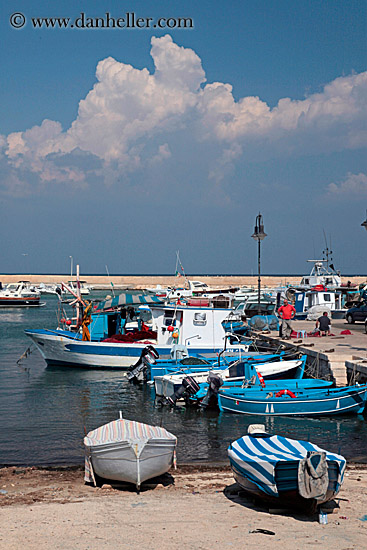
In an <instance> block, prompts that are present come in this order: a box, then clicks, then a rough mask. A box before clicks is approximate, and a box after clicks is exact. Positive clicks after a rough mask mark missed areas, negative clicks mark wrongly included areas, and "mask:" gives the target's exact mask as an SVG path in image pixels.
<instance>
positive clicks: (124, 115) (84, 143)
mask: <svg viewBox="0 0 367 550" xmlns="http://www.w3.org/2000/svg"><path fill="white" fill-rule="evenodd" d="M151 55H152V58H153V61H154V67H155V70H154V72H153V73H152V74H151V73H150V72H149V71H148V70H147V69H145V68H144V69H136V68H134V67H132V66H131V65H129V64H127V63H122V62H120V61H117V60H115V59H113V58H112V57H108V58H106V59H103V60H101V61H100V62H99V63H98V65H97V69H96V77H97V82H96V84H95V85H94V86H93V89H92V90H90V92H89V93H88V94H87V96H86V97H85V99H82V100H81V101H80V103H79V109H78V115H77V117H76V119H75V120H74V121H73V123H72V124H71V126H70V128H68V129H67V130H63V129H62V126H61V124H60V123H59V122H56V121H52V120H47V119H45V120H44V121H43V122H42V124H41V125H40V126H35V127H33V128H31V129H28V130H25V131H23V132H16V133H12V134H10V135H9V136H7V137H4V138H2V141H1V144H2V146H3V151H4V153H5V156H4V155H3V157H2V162H7V163H8V165H9V166H10V167H11V169H12V170H13V171H15V173H16V174H17V175H18V177H19V178H21V177H25V174H26V173H27V172H29V173H31V174H33V175H36V176H37V178H38V179H39V181H40V182H43V183H45V182H60V181H61V182H69V183H71V184H76V185H80V184H85V183H86V181H87V180H88V175H89V174H90V173H91V172H93V173H94V174H95V175H96V174H97V175H100V174H102V173H103V174H104V179H105V182H106V183H110V184H111V183H113V182H114V181H118V180H120V179H121V178H120V174H123V176H122V177H126V175H128V174H131V173H134V172H136V171H141V170H143V169H144V168H147V167H149V166H151V165H152V163H153V164H154V163H157V162H160V163H164V162H171V161H172V160H173V159H172V157H173V155H174V154H175V153H174V150H175V147H174V144H175V143H176V142H177V141H175V140H177V137H178V136H179V139H180V144H181V148H180V154H181V155H183V156H184V155H185V152H186V155H187V159H186V160H187V162H188V163H189V162H190V158H189V154H190V151H192V148H193V147H195V148H196V149H197V150H200V151H201V152H203V153H205V155H204V154H203V158H204V157H205V158H206V161H207V179H208V181H211V180H213V179H214V180H215V181H217V182H218V181H220V180H221V179H223V178H224V177H226V175H227V174H228V173H230V172H231V171H232V170H233V167H234V166H235V164H236V162H238V161H239V160H240V159H241V157H242V156H243V155H244V154H247V156H248V157H249V156H250V155H251V151H254V153H253V154H255V151H256V152H257V153H256V154H257V155H259V151H261V155H262V156H263V157H262V158H264V157H266V155H267V154H268V155H269V154H270V155H272V156H274V155H279V154H280V155H282V154H285V153H289V152H291V153H292V154H293V155H298V156H301V155H303V154H305V152H319V151H322V150H324V151H340V150H343V149H348V148H349V149H353V148H360V147H363V146H365V145H366V144H367V131H366V128H367V72H366V73H360V74H353V75H350V76H346V77H340V78H337V79H336V80H334V81H333V82H330V83H328V84H327V85H326V86H325V87H324V89H323V90H322V91H321V92H319V93H315V94H311V95H309V96H308V97H306V98H305V99H303V100H292V99H290V98H283V99H281V100H279V102H278V104H277V105H276V106H275V107H274V108H273V109H271V108H270V107H269V106H268V105H267V104H266V102H264V101H262V100H261V99H260V98H258V97H243V98H240V99H239V100H238V101H237V100H235V98H234V96H233V92H232V86H231V85H230V84H228V83H221V82H214V83H206V77H205V72H204V70H203V68H202V63H201V60H200V58H199V57H198V55H197V54H196V53H195V52H194V51H193V50H192V49H190V48H183V47H180V46H179V45H177V44H175V43H174V42H173V40H172V38H171V37H170V36H169V35H166V36H163V37H160V38H155V37H153V38H152V40H151ZM259 144H260V145H261V147H259ZM75 152H80V153H81V154H83V155H85V158H84V157H83V158H84V164H83V162H81V161H80V158H81V157H80V155H79V157H78V155H75V154H74V153H75ZM88 155H90V157H91V158H93V159H98V160H99V162H100V163H101V166H102V168H101V167H98V168H91V166H90V162H89V161H88ZM76 157H78V158H79V160H78V161H77V159H76ZM60 159H64V162H60ZM20 171H21V173H20ZM142 179H143V180H144V178H142ZM331 185H334V184H331ZM336 187H338V186H336ZM338 188H339V187H338ZM331 191H332V189H331ZM333 192H336V191H335V190H334V191H333Z"/></svg>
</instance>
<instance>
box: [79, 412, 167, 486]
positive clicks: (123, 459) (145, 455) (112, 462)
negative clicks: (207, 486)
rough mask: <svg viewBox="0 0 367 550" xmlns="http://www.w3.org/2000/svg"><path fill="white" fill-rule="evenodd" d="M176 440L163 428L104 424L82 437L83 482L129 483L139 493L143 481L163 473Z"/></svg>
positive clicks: (122, 422) (117, 422)
mask: <svg viewBox="0 0 367 550" xmlns="http://www.w3.org/2000/svg"><path fill="white" fill-rule="evenodd" d="M176 443H177V438H176V436H174V435H173V434H171V433H170V432H168V431H167V430H165V429H164V428H160V427H158V426H150V425H149V424H142V423H141V422H135V421H133V420H125V419H123V418H122V416H121V412H120V418H119V419H118V420H114V421H112V422H109V423H108V424H104V425H103V426H100V427H99V428H97V429H95V430H93V431H91V432H89V433H88V434H87V435H86V436H85V438H84V446H85V475H84V479H85V481H88V482H94V483H95V484H96V475H97V476H99V477H100V478H103V479H109V480H113V481H122V482H127V483H133V484H134V485H136V488H137V489H138V490H139V489H140V485H141V484H142V483H143V482H144V481H146V480H147V479H151V478H153V477H156V476H159V475H162V474H164V473H166V472H167V471H168V470H169V469H170V467H171V466H172V464H173V462H174V458H175V449H176Z"/></svg>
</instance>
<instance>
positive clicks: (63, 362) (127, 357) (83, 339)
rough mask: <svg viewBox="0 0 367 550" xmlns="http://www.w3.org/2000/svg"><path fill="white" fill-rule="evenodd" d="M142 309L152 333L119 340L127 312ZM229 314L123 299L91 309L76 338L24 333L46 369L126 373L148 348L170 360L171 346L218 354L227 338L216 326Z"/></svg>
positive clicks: (145, 298)
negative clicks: (145, 307) (147, 312)
mask: <svg viewBox="0 0 367 550" xmlns="http://www.w3.org/2000/svg"><path fill="white" fill-rule="evenodd" d="M141 304H149V305H150V309H151V312H152V317H153V330H149V331H145V330H139V331H135V332H134V331H132V332H128V333H126V334H121V332H122V331H123V328H124V324H122V321H123V323H125V320H126V306H128V307H130V306H131V307H132V306H134V305H135V306H138V305H141ZM84 306H85V304H84ZM84 306H83V307H84ZM80 307H82V306H80ZM84 311H86V309H85V310H84ZM89 311H91V309H90V310H89ZM229 312H230V309H228V308H220V307H210V306H209V307H201V306H196V305H183V304H180V305H178V304H175V305H162V304H161V303H160V300H159V299H158V298H157V297H155V296H139V295H129V294H125V295H121V296H120V297H116V298H113V299H112V300H107V301H105V302H103V303H101V304H100V305H99V306H98V307H97V308H96V309H93V315H92V317H91V319H89V320H88V319H86V321H85V322H87V323H88V325H89V326H88V332H87V331H85V330H84V328H85V326H84V321H81V322H80V326H79V332H71V331H66V330H49V329H40V330H26V331H25V332H26V334H27V336H29V337H30V338H31V339H32V340H33V342H34V343H35V344H36V346H37V348H38V349H39V351H40V352H41V354H42V356H43V357H44V359H45V361H46V362H47V364H48V365H60V366H69V367H88V368H90V367H91V368H119V369H126V368H128V367H130V366H131V365H132V364H133V363H135V362H136V361H137V359H138V358H139V357H140V356H141V353H142V351H143V349H144V348H145V347H146V345H147V344H152V345H154V346H155V348H156V349H157V352H158V354H159V356H160V357H163V358H169V356H170V351H171V348H172V346H174V345H177V344H179V345H184V346H185V347H186V348H187V349H188V351H189V353H190V354H193V355H195V354H209V355H212V354H214V353H218V352H220V351H221V350H222V349H223V347H224V342H225V338H226V334H225V331H224V329H223V327H222V324H221V323H222V321H223V320H224V319H225V318H226V317H227V316H228V314H229ZM123 314H124V315H125V319H123ZM81 317H83V315H80V316H79V319H80V318H81ZM230 347H231V346H230V345H229V348H230Z"/></svg>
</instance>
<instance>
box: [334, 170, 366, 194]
mask: <svg viewBox="0 0 367 550" xmlns="http://www.w3.org/2000/svg"><path fill="white" fill-rule="evenodd" d="M328 191H329V192H330V193H332V194H334V195H343V196H344V195H350V194H352V195H366V194H367V175H366V174H363V173H360V174H347V176H346V177H345V179H344V181H342V182H340V183H338V184H337V183H330V184H329V185H328Z"/></svg>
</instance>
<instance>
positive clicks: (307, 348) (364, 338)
mask: <svg viewBox="0 0 367 550" xmlns="http://www.w3.org/2000/svg"><path fill="white" fill-rule="evenodd" d="M292 326H293V330H294V331H295V332H299V333H301V332H302V331H306V333H309V332H311V331H312V330H313V329H314V328H315V321H292ZM344 330H349V331H350V332H351V334H345V335H343V334H340V333H341V332H342V331H344ZM331 333H332V334H333V336H323V337H311V336H309V337H306V338H292V339H291V340H283V339H282V338H279V336H278V334H277V333H275V332H271V333H268V334H266V333H259V338H260V339H263V340H267V341H268V342H271V343H272V344H274V346H279V345H281V346H282V347H283V349H287V350H298V351H299V352H301V353H302V354H306V355H307V363H306V365H307V371H308V373H309V375H310V376H314V377H317V378H325V379H330V380H331V379H332V380H334V381H335V383H336V385H337V386H345V385H347V384H354V383H355V382H359V383H365V382H367V334H365V332H364V324H363V323H356V324H353V325H348V324H347V322H346V321H345V320H344V319H335V320H334V319H332V324H331Z"/></svg>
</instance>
